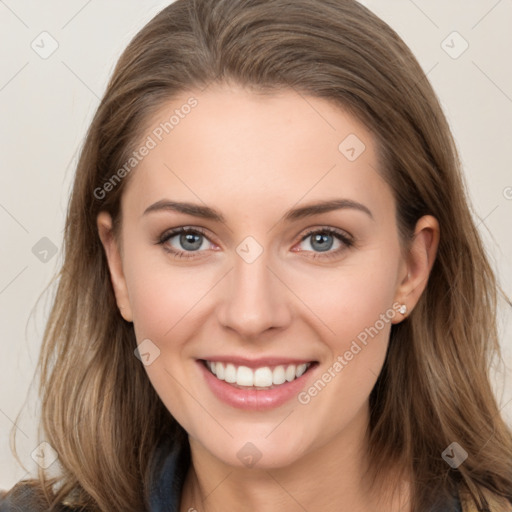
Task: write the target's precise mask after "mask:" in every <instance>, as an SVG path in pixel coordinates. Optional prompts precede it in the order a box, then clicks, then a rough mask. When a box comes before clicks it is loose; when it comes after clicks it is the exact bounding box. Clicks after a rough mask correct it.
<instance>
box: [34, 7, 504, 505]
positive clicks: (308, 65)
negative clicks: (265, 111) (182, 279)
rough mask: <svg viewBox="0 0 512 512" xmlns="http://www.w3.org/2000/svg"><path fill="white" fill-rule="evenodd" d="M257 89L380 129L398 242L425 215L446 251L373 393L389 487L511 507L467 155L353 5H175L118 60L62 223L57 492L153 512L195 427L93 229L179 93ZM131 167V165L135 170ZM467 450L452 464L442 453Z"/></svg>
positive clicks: (45, 416)
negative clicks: (144, 361)
mask: <svg viewBox="0 0 512 512" xmlns="http://www.w3.org/2000/svg"><path fill="white" fill-rule="evenodd" d="M228 81H233V82H235V83H238V84H241V85H243V86H246V87H250V88H251V89H252V90H254V91H258V92H270V93H271V92H273V91H278V90H279V89H283V88H293V89H294V90H295V91H297V92H299V93H301V94H304V95H312V96H316V97H319V98H324V99H327V100H329V101H331V102H333V103H334V104H337V105H339V106H341V107H342V108H343V109H345V110H347V111H349V112H350V113H352V114H353V115H354V116H356V117H357V118H358V119H359V120H360V121H362V122H363V123H364V124H365V125H366V126H367V127H368V128H369V129H370V130H371V131H372V133H373V134H374V137H375V142H376V144H377V146H378V150H379V158H380V164H381V168H382V169H383V171H382V173H383V176H384V178H385V180H386V181H387V183H388V184H389V185H390V187H391V189H392V191H393V193H394V197H395V199H396V205H397V212H396V218H397V224H398V226H399V230H400V234H401V237H402V239H403V240H404V241H407V240H409V237H410V236H411V233H412V231H413V228H414V226H415V223H416V221H417V220H418V219H419V218H420V217H421V216H422V215H425V214H430V215H433V216H434V217H436V218H437V219H438V221H439V224H440V229H441V239H440V244H439V249H438V254H437V259H436V261H435V264H434V267H433V269H432V272H431V276H430V279H429V282H428V285H427V288H426V290H425V292H424V293H423V295H422V297H421V299H420V301H419V303H418V304H417V306H416V308H415V309H414V311H413V312H412V314H411V315H410V317H409V318H407V319H406V320H405V321H404V322H402V323H400V324H398V325H396V326H393V328H392V331H391V337H390V343H389V349H388V353H387V357H386V361H385V364H384V367H383V370H382V372H381V374H380V376H379V378H378V381H377V383H376V385H375V388H374V389H373V391H372V393H371V395H370V407H371V419H370V436H369V438H370V444H369V451H370V454H371V458H370V460H371V462H372V465H371V467H370V468H369V472H368V476H369V477H370V478H372V479H373V480H374V481H377V476H378V475H381V474H383V473H385V472H386V471H387V469H388V468H389V467H391V466H394V465H395V464H396V465H397V467H399V468H401V471H402V475H409V476H410V477H411V476H412V478H411V480H412V485H413V487H412V507H413V510H415V511H426V510H430V509H431V508H432V507H434V506H435V504H436V503H437V501H436V500H438V499H439V498H440V497H444V496H448V495H451V494H453V493H454V491H456V490H465V491H467V492H469V493H470V494H471V496H472V499H473V500H474V502H475V504H477V506H478V507H479V508H481V509H483V508H484V507H485V505H486V503H485V498H484V497H483V495H482V491H483V490H488V491H492V492H493V493H495V494H497V495H498V496H502V497H505V498H507V499H509V500H512V457H511V454H512V434H511V431H510V429H509V428H508V427H507V425H506V424H505V422H504V421H503V419H502V418H501V416H500V410H499V408H498V405H497V403H496V399H495V396H494V395H493V391H492V388H491V385H490V382H489V372H490V371H491V369H492V364H493V362H495V357H497V359H498V360H501V355H500V351H499V344H498V337H497V329H496V305H497V298H498V290H499V288H498V286H497V283H496V281H495V277H494V275H493V272H492V269H491V267H490V265H489V262H488V259H487V256H486V253H485V250H484V247H483V245H482V242H481V239H480V237H479V234H478V232H477V229H476V227H475V224H474V222H473V220H472V215H471V211H470V207H469V206H468V199H467V197H466V192H465V187H464V183H463V179H462V177H461V172H460V162H459V158H458V155H457V150H456V147H455V144H454V141H453V138H452V135H451V133H450V129H449V126H448V123H447V121H446V118H445V116H444V114H443V112H442V110H441V107H440V105H439V101H438V99H437V97H436V95H435V93H434V91H433V90H432V87H431V85H430V83H429V81H428V80H427V78H426V76H425V74H424V73H423V71H422V69H421V68H420V66H419V64H418V62H417V61H416V59H415V58H414V56H413V55H412V53H411V51H410V50H409V49H408V47H407V46H406V45H405V43H404V42H403V41H402V40H401V39H400V37H399V36H398V35H397V34H396V33H395V32H394V31H393V30H392V29H391V28H390V27H389V26H388V25H387V24H386V23H384V22H383V21H382V20H380V19H379V18H377V17H376V16H375V15H374V14H372V12H370V11H369V10H368V9H366V8H365V7H363V6H362V5H360V4H359V3H357V2H356V1H354V0H293V1H291V0H178V1H176V2H175V3H173V4H171V5H170V6H169V7H167V8H166V9H164V10H163V11H162V12H161V13H159V14H158V15H157V16H156V17H155V18H154V19H153V20H152V21H150V23H148V24H147V25H146V26H145V27H144V28H143V29H142V30H141V31H140V32H139V33H138V34H137V35H136V36H135V38H134V39H133V40H132V42H131V43H130V45H129V46H128V48H127V49H126V50H125V52H124V53H123V55H122V56H121V58H120V60H119V62H118V63H117V66H116V68H115V70H114V73H113V76H112V78H111V80H110V82H109V84H108V87H107V90H106V92H105V94H104V96H103V99H102V100H101V103H100V105H99V107H98V109H97V112H96V114H95V117H94V119H93V121H92V124H91V126H90V128H89V131H88V133H87V137H86V139H85V143H84V145H83V148H82V151H81V155H80V159H79V163H78V167H77V171H76V177H75V181H74V187H73V191H72V195H71V199H70V203H69V208H68V212H67V220H66V226H65V235H64V263H63V266H62V269H61V271H60V273H59V275H58V277H59V283H58V289H57V292H56V297H55V300H54V304H53V308H52V310H51V314H50V316H49V320H48V323H47V327H46V330H45V333H44V343H43V348H42V352H41V356H40V366H39V367H40V375H41V396H42V430H43V432H44V435H45V439H46V440H48V442H49V443H50V444H51V445H52V447H53V448H54V449H55V450H56V452H57V453H58V455H59V461H60V464H61V466H62V471H61V475H60V476H59V477H58V478H57V479H51V478H49V477H45V475H44V472H41V474H40V482H41V484H42V485H43V487H44V488H45V490H46V492H47V495H48V496H49V497H52V498H53V502H54V503H57V502H60V501H62V500H64V499H67V500H68V502H70V503H76V504H81V505H83V506H84V507H86V508H87V509H88V510H101V511H109V512H111V511H113V510H123V511H128V510H134V511H135V510H144V509H146V508H147V495H148V492H149V489H148V486H149V468H150V466H151V459H152V456H153V454H154V453H155V450H156V447H157V445H158V443H159V442H160V441H161V440H162V439H163V438H164V437H167V438H170V439H174V440H175V442H176V443H182V442H184V439H186V438H185V437H184V435H183V434H184V431H183V430H182V429H181V427H180V426H179V425H178V424H177V423H176V421H175V420H174V419H173V418H172V417H171V415H170V413H169V412H168V411H167V409H166V408H165V407H164V405H163V404H162V402H161V401H160V399H159V397H158V396H157V394H156V392H155V391H154V389H153V388H152V386H151V384H150V382H149V380H148V378H147V375H146V373H145V371H144V368H143V366H142V365H141V364H140V362H139V361H138V360H137V359H136V358H135V357H134V355H133V350H134V348H135V347H136V339H135V335H134V330H133V325H132V324H130V323H127V322H125V321H124V320H123V318H122V317H121V316H120V314H119V311H118V308H117V305H116V301H115V298H114V294H113V289H112V285H111V281H110V275H109V272H108V266H107V261H106V258H105V254H104V251H103V247H102V245H101V243H100V239H99V236H98V233H97V228H96V217H97V215H98V213H99V212H100V211H103V210H104V211H108V212H109V213H110V214H111V215H112V217H113V219H114V223H115V224H114V225H115V229H116V233H117V234H118V233H119V225H120V220H121V219H120V216H119V213H120V199H121V196H122V194H123V190H124V187H125V186H126V183H127V182H128V181H129V179H130V176H126V177H125V178H124V179H122V180H121V181H120V182H119V183H118V184H116V186H115V187H113V189H112V190H111V191H109V193H108V194H105V195H104V197H102V198H101V199H99V198H98V197H97V196H98V194H95V190H98V189H103V190H104V184H105V183H106V182H108V181H109V180H110V179H111V178H112V175H113V173H114V172H115V170H117V169H120V168H122V166H123V165H124V164H125V162H126V161H127V159H129V155H130V153H131V152H132V151H133V150H134V148H136V146H137V144H138V143H140V140H141V137H142V136H143V133H144V129H145V127H146V124H147V122H148V119H149V117H150V116H151V115H152V114H153V113H154V112H156V111H157V110H158V109H159V108H160V107H161V106H162V105H163V104H164V102H168V101H169V99H170V98H172V97H174V96H175V95H177V94H179V93H182V92H183V91H186V90H192V88H201V89H202V88H204V87H206V86H207V85H209V84H211V83H213V82H219V83H223V82H228ZM134 172H136V170H135V171H134ZM453 441H457V442H458V443H459V444H460V445H461V446H462V447H463V448H464V449H465V450H466V451H467V452H468V454H469V457H468V458H467V460H466V461H465V462H464V463H463V464H462V465H461V466H459V467H458V469H452V468H451V467H450V466H449V465H448V464H447V463H446V462H445V461H444V460H443V458H442V456H441V454H442V452H443V451H444V450H445V449H446V448H447V447H448V446H449V445H450V444H451V443H452V442H453Z"/></svg>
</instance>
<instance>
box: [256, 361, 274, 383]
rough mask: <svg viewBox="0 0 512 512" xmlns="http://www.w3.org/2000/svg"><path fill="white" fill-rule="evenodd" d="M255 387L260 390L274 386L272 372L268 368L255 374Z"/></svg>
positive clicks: (259, 369)
mask: <svg viewBox="0 0 512 512" xmlns="http://www.w3.org/2000/svg"><path fill="white" fill-rule="evenodd" d="M254 385H255V386H256V387H258V388H266V387H268V386H272V370H271V369H270V368H269V367H268V366H265V367H264V368H258V369H257V370H256V371H255V372H254Z"/></svg>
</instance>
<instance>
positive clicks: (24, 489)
mask: <svg viewBox="0 0 512 512" xmlns="http://www.w3.org/2000/svg"><path fill="white" fill-rule="evenodd" d="M159 453H160V455H157V459H156V460H155V472H154V475H155V476H154V484H153V486H152V488H151V494H150V512H179V510H180V497H181V491H182V488H183V483H184V481H185V476H186V474H187V470H188V468H189V466H190V447H189V445H188V443H186V445H185V446H182V447H175V448H173V449H171V450H169V449H161V450H160V451H159ZM47 510H48V509H47V508H46V507H45V506H44V504H43V503H42V502H41V499H40V498H39V496H38V494H37V491H36V490H35V489H34V488H33V487H31V486H29V485H27V484H23V483H19V484H18V485H16V486H15V487H14V488H13V489H12V490H11V491H10V492H9V493H8V494H7V495H5V496H4V497H3V498H2V497H0V512H43V511H47ZM55 512H57V511H55ZM58 512H73V509H70V508H69V507H64V506H63V507H61V508H60V509H58ZM432 512H462V509H461V504H460V501H459V498H458V497H454V499H453V501H452V502H451V503H447V504H446V505H444V506H443V507H441V508H439V509H436V510H435V511H432Z"/></svg>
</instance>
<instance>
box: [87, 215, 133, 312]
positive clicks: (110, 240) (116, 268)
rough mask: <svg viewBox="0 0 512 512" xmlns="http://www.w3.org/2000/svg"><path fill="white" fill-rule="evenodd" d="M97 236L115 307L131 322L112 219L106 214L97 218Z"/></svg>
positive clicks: (126, 289)
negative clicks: (103, 256) (114, 297)
mask: <svg viewBox="0 0 512 512" xmlns="http://www.w3.org/2000/svg"><path fill="white" fill-rule="evenodd" d="M96 222H97V227H98V235H99V237H100V240H101V243H102V245H103V249H104V250H105V255H106V258H107V262H108V267H109V271H110V281H111V283H112V287H113V289H114V294H115V296H116V302H117V306H118V308H119V311H120V312H121V315H122V317H123V318H124V319H125V320H126V321H127V322H132V321H133V319H132V318H133V317H132V311H131V307H130V302H129V298H128V288H127V286H126V280H125V277H124V273H123V265H122V259H121V254H120V251H119V247H118V244H117V241H116V240H115V237H114V234H113V231H112V218H111V216H110V214H108V213H107V212H100V213H99V214H98V217H97V220H96Z"/></svg>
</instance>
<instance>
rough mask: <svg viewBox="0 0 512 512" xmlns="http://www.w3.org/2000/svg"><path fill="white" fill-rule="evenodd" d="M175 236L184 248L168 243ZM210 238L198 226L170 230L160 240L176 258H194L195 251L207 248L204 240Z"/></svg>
mask: <svg viewBox="0 0 512 512" xmlns="http://www.w3.org/2000/svg"><path fill="white" fill-rule="evenodd" d="M173 238H176V239H177V242H178V244H179V245H180V246H181V247H182V248H183V249H184V250H181V249H180V248H176V247H173V245H172V244H168V242H170V241H171V240H172V239H173ZM206 240H208V238H206V235H205V234H204V232H203V231H201V230H200V229H198V228H194V229H192V228H185V227H180V228H177V229H174V230H172V231H170V232H167V233H165V234H164V235H163V236H162V238H160V240H159V241H158V243H159V244H160V245H163V246H164V249H165V250H166V251H168V252H170V253H172V254H174V256H175V257H176V258H193V257H195V256H194V254H193V253H194V252H198V251H200V250H201V249H203V250H204V249H207V248H208V247H206V248H205V247H203V244H204V242H205V241H206ZM206 245H207V246H208V244H206Z"/></svg>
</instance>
